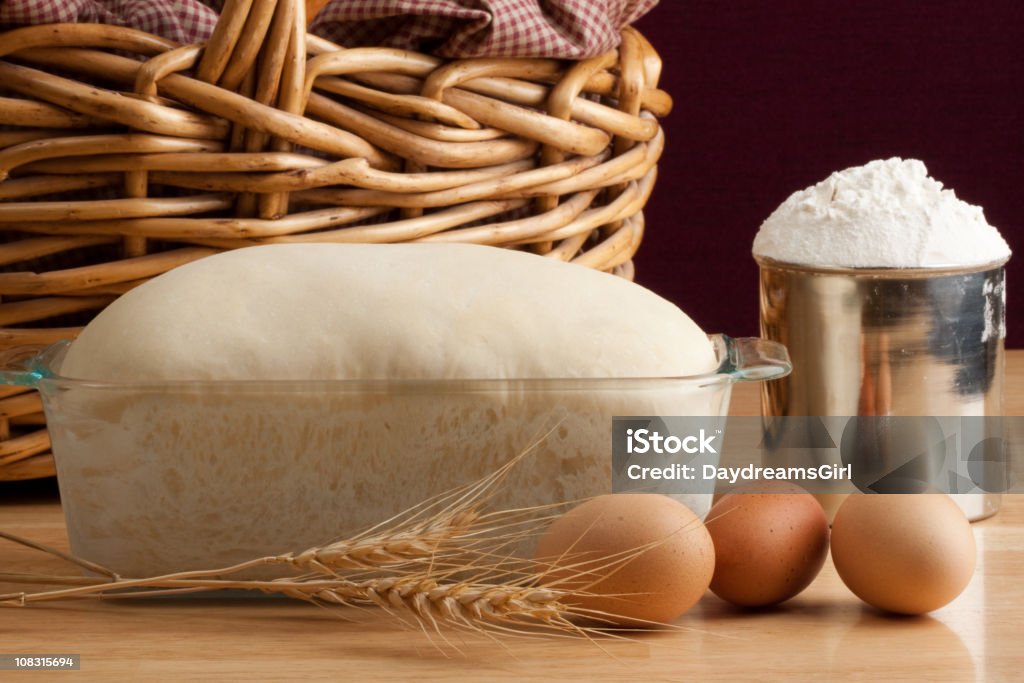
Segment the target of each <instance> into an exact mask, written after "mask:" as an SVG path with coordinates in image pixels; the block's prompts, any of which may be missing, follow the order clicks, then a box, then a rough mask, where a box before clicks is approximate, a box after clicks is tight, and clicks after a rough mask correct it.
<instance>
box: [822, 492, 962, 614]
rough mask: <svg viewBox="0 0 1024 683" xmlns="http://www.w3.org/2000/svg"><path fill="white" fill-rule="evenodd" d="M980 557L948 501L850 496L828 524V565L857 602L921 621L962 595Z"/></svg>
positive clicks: (943, 497)
mask: <svg viewBox="0 0 1024 683" xmlns="http://www.w3.org/2000/svg"><path fill="white" fill-rule="evenodd" d="M976 559H977V550H976V548H975V545H974V533H973V532H972V531H971V525H970V523H969V522H968V521H967V518H966V517H965V516H964V513H963V512H962V511H961V510H960V508H959V507H957V505H956V503H954V502H953V499H952V498H950V497H949V496H947V495H945V494H941V493H940V494H932V493H928V494H923V493H919V494H904V495H895V494H863V495H852V496H850V497H849V498H847V499H846V502H844V503H843V504H842V506H840V508H839V510H838V511H837V512H836V517H835V520H834V521H833V522H832V561H833V563H835V565H836V571H837V572H838V573H839V577H840V578H841V579H842V580H843V583H845V584H846V585H847V587H849V589H850V590H852V591H853V592H854V594H856V595H857V597H859V598H860V599H861V600H863V601H864V602H866V603H868V604H869V605H874V606H875V607H877V608H879V609H882V610H886V611H888V612H896V613H899V614H924V613H925V612H931V611H932V610H935V609H938V608H939V607H942V606H943V605H945V604H947V603H948V602H950V601H951V600H953V598H955V597H956V596H958V595H960V593H961V592H962V591H963V589H964V588H966V587H967V584H968V583H969V582H970V580H971V576H972V575H973V574H974V565H975V561H976Z"/></svg>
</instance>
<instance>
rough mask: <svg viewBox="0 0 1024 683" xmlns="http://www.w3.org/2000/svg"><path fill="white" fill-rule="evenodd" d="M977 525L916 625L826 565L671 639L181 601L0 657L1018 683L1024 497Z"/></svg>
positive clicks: (9, 563)
mask: <svg viewBox="0 0 1024 683" xmlns="http://www.w3.org/2000/svg"><path fill="white" fill-rule="evenodd" d="M1022 380H1024V351H1013V352H1010V353H1009V354H1008V362H1007V382H1006V387H1007V393H1006V412H1007V414H1009V415H1020V414H1022V413H1021V411H1022V410H1024V390H1022V389H1021V385H1022ZM757 410H758V396H757V388H756V386H755V385H749V386H741V387H739V388H738V391H737V392H736V396H735V397H734V400H733V413H734V414H754V413H756V412H757ZM0 496H3V497H2V498H0V529H4V530H6V531H10V532H13V533H17V534H22V535H25V536H29V537H31V538H33V539H35V540H38V541H41V542H43V543H49V544H52V545H55V546H57V547H60V548H66V547H67V536H66V532H65V528H64V521H63V517H62V515H61V512H60V507H59V502H58V501H57V499H56V494H55V492H53V491H52V490H51V489H47V488H45V487H42V486H40V485H38V484H36V485H34V486H33V487H31V488H28V489H20V490H19V489H18V488H16V487H13V486H11V485H7V486H6V487H4V488H0ZM974 529H975V534H976V538H977V541H978V548H979V562H978V570H977V572H976V574H975V577H974V579H973V581H972V582H971V584H970V586H968V588H967V590H966V591H965V592H964V594H963V595H961V596H960V597H959V598H958V599H957V600H956V601H954V602H953V603H952V604H950V605H948V606H947V607H945V608H943V609H941V610H939V611H937V612H935V613H933V614H932V615H930V616H925V617H919V618H900V619H896V618H889V617H885V616H882V615H880V614H879V613H876V612H874V611H872V610H870V609H867V608H865V607H863V606H862V605H861V603H860V602H859V601H858V600H857V599H856V598H855V597H854V596H853V595H852V594H851V593H850V592H849V591H848V590H847V589H846V588H845V587H844V586H843V584H842V583H841V582H840V581H839V579H838V577H837V576H836V574H835V570H834V569H833V567H832V564H831V562H828V563H827V564H826V566H825V568H824V570H823V571H822V573H821V575H820V576H819V577H818V578H817V580H816V581H815V582H814V583H813V584H812V585H811V586H810V588H808V589H807V590H806V591H805V592H804V593H802V594H801V595H799V596H797V597H796V598H794V599H793V600H791V601H790V602H789V603H786V604H785V605H784V606H782V607H780V608H777V609H773V610H766V611H757V612H743V611H737V610H735V609H733V608H731V607H729V606H728V605H727V604H725V603H724V602H722V601H721V600H719V599H718V598H716V597H715V596H713V595H711V594H708V595H706V596H705V597H704V598H703V599H702V600H701V602H700V603H699V604H698V605H697V607H696V608H694V609H693V610H691V611H690V612H689V613H688V614H686V615H684V616H683V617H682V618H680V619H679V621H678V622H677V625H678V626H679V627H680V631H678V632H672V633H668V632H662V633H650V634H636V635H635V636H633V637H632V638H630V639H629V640H628V641H622V640H612V639H605V640H602V641H601V642H599V643H592V642H586V641H573V640H545V639H539V638H538V639H522V638H519V639H503V640H501V641H500V642H497V641H495V640H491V639H488V638H486V637H483V636H462V635H459V634H451V633H446V637H447V638H448V639H449V640H450V641H451V642H450V644H449V643H446V642H445V640H444V639H443V638H441V637H439V636H436V635H434V636H430V635H427V634H424V633H421V632H419V631H416V630H411V629H403V628H402V627H400V626H398V625H397V624H396V623H395V622H393V621H392V620H390V619H389V618H388V617H386V616H385V615H381V614H378V613H375V612H362V611H356V610H343V611H326V610H322V609H317V608H315V607H311V606H308V605H305V604H301V603H293V602H291V601H287V600H284V599H254V600H248V599H217V600H209V599H181V600H177V601H172V600H149V601H146V602H132V603H128V602H125V603H114V602H78V603H64V604H52V605H46V606H39V607H34V608H31V609H24V610H19V609H0V651H3V652H5V653H36V654H41V653H75V654H80V655H81V656H82V670H81V671H80V672H78V673H77V674H75V676H74V677H75V680H120V679H133V680H139V679H150V680H151V679H157V678H160V679H166V678H174V679H182V678H230V679H234V680H241V679H260V680H262V679H266V680H286V679H293V678H298V677H301V678H321V679H337V680H364V679H366V680H447V679H458V680H460V681H499V680H502V681H503V680H515V681H519V680H528V679H535V678H536V679H540V678H544V679H548V680H564V681H594V680H601V681H634V680H667V681H683V680H730V681H731V680H744V681H746V680H774V679H783V678H784V679H786V680H789V681H804V680H807V681H811V680H813V681H819V680H844V679H870V680H897V679H899V680H913V681H918V680H977V681H1009V680H1019V679H1020V676H1021V672H1022V670H1024V656H1022V654H1021V648H1020V635H1019V634H1020V633H1021V631H1022V629H1024V615H1022V612H1021V608H1020V605H1021V604H1022V603H1024V582H1022V581H1021V579H1020V573H1021V564H1022V562H1024V497H1022V496H1008V497H1006V498H1005V499H1004V502H1003V509H1002V511H1001V512H1000V513H999V514H998V515H996V516H995V517H993V518H991V519H988V520H986V521H984V522H979V523H977V524H975V525H974ZM28 570H32V571H52V572H67V571H68V569H67V568H66V567H64V566H62V564H61V563H60V562H59V561H57V560H54V559H51V558H49V557H45V556H41V555H39V554H37V553H34V552H31V551H27V550H23V549H21V548H17V547H14V546H11V545H8V544H2V545H0V571H28ZM12 589H14V587H13V586H3V585H0V591H7V590H12ZM455 648H457V649H455ZM49 678H54V676H50V677H49Z"/></svg>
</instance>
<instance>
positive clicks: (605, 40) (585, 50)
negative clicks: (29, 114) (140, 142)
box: [0, 0, 658, 59]
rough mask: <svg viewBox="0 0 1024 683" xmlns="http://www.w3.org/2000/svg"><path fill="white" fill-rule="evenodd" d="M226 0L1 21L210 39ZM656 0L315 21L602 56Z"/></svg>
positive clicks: (335, 37) (324, 29) (361, 36)
mask: <svg viewBox="0 0 1024 683" xmlns="http://www.w3.org/2000/svg"><path fill="white" fill-rule="evenodd" d="M222 4H223V2H222V1H219V0H205V1H203V2H200V0H0V26H4V27H11V26H25V25H29V24H48V23H55V22H69V23H70V22H78V23H85V22H98V23H103V24H118V25H120V26H131V27H134V28H138V29H141V30H143V31H147V32H149V33H154V34H156V35H159V36H163V37H164V38H168V39H170V40H173V41H176V42H179V43H195V42H200V41H203V40H206V39H207V38H208V37H209V36H210V33H211V32H212V31H213V27H214V24H215V23H216V21H217V11H218V10H219V9H220V7H221V5H222ZM656 4H658V0H332V1H331V2H330V3H328V4H327V6H326V7H324V9H323V10H322V11H321V12H320V14H319V15H317V17H316V20H315V21H314V22H313V25H312V27H311V29H312V31H313V32H314V33H317V34H319V35H321V36H323V37H325V38H327V39H329V40H332V41H334V42H336V43H338V44H340V45H344V46H346V47H357V46H384V47H397V48H402V49H407V50H418V51H421V52H431V53H434V54H436V55H439V56H442V57H557V58H563V59H581V58H584V57H592V56H594V55H599V54H602V53H604V52H607V51H608V50H610V49H612V48H613V47H615V46H616V45H618V43H619V29H621V28H622V27H623V26H625V25H627V24H629V23H631V22H633V21H636V20H637V19H639V18H640V17H641V16H643V15H644V14H646V13H647V12H648V11H649V10H650V9H651V8H653V7H654V6H655V5H656Z"/></svg>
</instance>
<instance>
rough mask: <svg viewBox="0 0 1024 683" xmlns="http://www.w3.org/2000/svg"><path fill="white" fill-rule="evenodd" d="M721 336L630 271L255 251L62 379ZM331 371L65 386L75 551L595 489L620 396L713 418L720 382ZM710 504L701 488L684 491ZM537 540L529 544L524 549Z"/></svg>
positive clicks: (473, 357) (352, 521) (55, 429)
mask: <svg viewBox="0 0 1024 683" xmlns="http://www.w3.org/2000/svg"><path fill="white" fill-rule="evenodd" d="M714 365H715V361H714V352H713V349H712V347H711V344H710V343H709V342H708V340H707V338H706V337H705V336H704V334H703V333H702V332H701V331H700V329H698V328H697V326H696V325H694V323H693V322H692V321H690V319H689V318H687V317H686V315H684V314H683V313H682V312H681V311H680V310H679V309H678V308H676V307H675V306H673V305H672V304H670V303H668V302H667V301H664V300H663V299H660V298H659V297H657V296H655V295H654V294H652V293H650V292H648V291H647V290H645V289H643V288H642V287H639V286H637V285H634V284H631V283H629V282H626V281H624V280H621V279H619V278H616V277H613V276H610V275H605V274H602V273H597V272H592V271H590V270H587V269H585V268H581V267H579V266H572V265H566V264H563V263H557V262H555V261H552V260H549V259H545V258H541V257H538V256H534V255H529V254H517V253H512V252H508V251H503V250H500V249H495V248H488V247H472V246H441V245H424V246H398V245H389V246H354V245H353V246H341V245H303V246H291V245H289V246H268V247H257V248H253V249H242V250H238V251H234V252H229V253H225V254H221V255H218V256H213V257H210V258H208V259H204V260H201V261H198V262H195V263H192V264H190V265H187V266H183V267H181V268H178V269H177V270H174V271H171V272H170V273H167V274H166V275H163V276H161V277H159V278H156V279H155V280H153V281H151V282H149V283H147V284H145V285H142V286H141V287H139V288H137V289H135V290H133V291H131V292H129V293H128V294H126V295H125V296H124V297H122V298H121V299H119V300H118V301H116V302H115V303H114V304H112V305H111V306H110V307H109V308H107V309H106V310H105V311H104V312H103V313H102V314H100V315H99V316H98V317H97V318H96V319H95V320H94V321H93V322H92V324H90V325H89V326H88V327H87V328H86V329H85V331H84V332H83V333H82V335H81V336H80V337H79V338H78V340H77V341H76V342H75V343H74V344H73V345H72V347H71V349H70V351H69V352H68V355H67V358H66V361H65V363H64V365H63V367H62V374H66V375H68V376H72V377H80V378H89V379H96V380H142V379H149V380H160V379H218V380H221V379H306V378H315V379H329V378H362V379H367V378H528V377H545V376H577V377H583V376H629V375H633V376H640V375H647V376H664V375H689V374H694V373H701V372H707V371H709V370H712V368H713V366H714ZM452 385H453V386H449V385H446V384H432V383H431V384H430V385H429V386H428V387H427V388H426V389H422V388H421V385H419V384H417V383H406V384H398V385H394V386H390V387H389V388H387V390H383V391H368V390H367V391H363V390H357V391H349V390H346V386H347V385H346V386H340V387H339V386H336V385H334V384H331V383H321V382H309V383H303V382H297V383H291V382H285V383H274V382H271V383H266V382H241V383H229V382H213V383H211V384H210V385H202V384H201V385H198V387H197V386H196V385H194V384H192V383H191V382H182V383H180V384H175V383H168V384H165V385H160V384H156V385H136V386H133V385H130V384H129V385H126V386H125V387H124V388H117V387H109V386H106V385H103V384H100V385H89V384H85V385H84V386H80V387H76V388H75V389H74V390H72V391H67V392H63V393H62V394H61V395H60V397H59V400H60V410H59V414H60V416H59V419H55V420H51V422H50V433H51V436H52V439H53V449H54V453H55V456H56V463H57V470H58V475H59V477H60V480H61V499H62V503H63V506H64V510H65V515H66V517H67V521H68V534H69V537H70V540H71V545H72V548H73V549H74V551H75V553H76V554H78V555H81V556H83V557H87V558H89V559H91V560H93V561H95V562H98V563H100V564H103V565H105V566H108V567H113V568H116V569H117V570H118V571H120V572H121V573H122V574H124V575H126V576H145V575H152V574H161V573H165V572H171V571H178V570H185V569H198V568H204V567H205V568H209V567H215V566H222V565H228V564H234V563H236V562H241V561H244V560H248V559H252V558H253V557H257V556H260V555H266V554H275V553H280V552H285V551H289V550H302V549H305V548H308V547H310V546H313V545H316V544H319V543H323V542H325V541H327V540H330V539H332V538H335V537H336V536H338V535H339V534H343V533H350V532H354V531H358V530H361V529H364V528H367V527H369V526H372V525H375V524H378V523H380V522H381V521H382V520H386V519H389V518H391V517H393V516H394V515H396V514H398V513H400V512H402V511H403V510H407V509H408V508H410V507H411V506H413V505H416V504H418V503H421V502H422V501H423V500H425V499H427V498H428V497H430V496H435V495H438V494H440V493H443V492H445V491H449V490H451V489H452V488H453V487H455V486H459V485H461V484H465V483H468V482H471V481H474V480H478V479H480V478H481V477H483V476H485V475H487V474H490V473H493V472H494V471H495V470H496V469H497V468H498V467H500V466H501V465H502V464H504V463H506V462H508V460H509V459H510V458H511V457H513V456H514V455H515V454H517V453H520V452H522V451H523V450H524V449H526V448H527V447H529V446H530V445H531V444H533V443H534V442H536V441H537V440H538V438H539V437H541V436H544V435H545V434H546V437H545V438H544V439H543V440H542V441H541V443H540V444H539V445H538V446H537V448H536V449H535V451H533V452H532V455H531V456H530V457H529V458H528V459H527V460H526V461H524V462H523V463H522V464H521V465H520V466H517V467H516V468H515V470H514V471H513V472H512V473H511V474H510V476H509V478H508V479H507V480H506V481H505V482H503V484H502V486H501V487H500V490H498V491H496V492H495V497H494V499H493V500H492V501H491V503H492V504H493V506H494V508H495V509H502V508H516V509H519V508H524V507H528V506H533V505H548V504H551V503H560V502H565V501H572V500H577V499H580V498H584V497H587V496H592V495H597V494H601V493H607V492H608V491H609V490H610V487H611V454H610V451H609V447H610V445H611V444H610V439H609V429H610V425H611V419H612V417H613V416H615V415H687V414H689V415H719V414H723V413H724V412H725V410H726V405H727V403H728V395H729V394H728V388H727V387H728V385H727V384H726V385H722V384H721V383H718V384H717V385H716V386H720V387H723V388H720V389H716V388H714V387H712V388H711V389H706V388H704V386H703V385H702V383H700V382H696V383H695V382H687V381H682V382H677V381H674V380H653V381H647V380H634V381H632V382H630V383H628V385H627V386H623V385H620V384H619V383H618V382H614V381H613V382H596V383H595V382H582V383H572V382H567V383H563V384H558V385H554V386H548V387H547V388H546V389H544V390H534V389H531V388H530V386H529V383H522V382H516V381H509V382H497V383H494V386H493V387H492V388H490V389H487V390H467V389H466V388H465V387H464V386H463V384H462V383H458V382H455V383H452ZM679 498H680V500H683V501H684V502H685V503H686V504H687V505H690V506H691V507H692V508H693V509H694V511H695V512H697V514H699V515H703V514H704V513H705V512H706V511H707V509H708V507H709V506H710V498H711V496H710V488H709V490H708V492H707V493H699V494H694V495H689V496H680V497H679ZM523 552H524V553H525V555H526V556H528V554H529V552H528V550H524V551H523Z"/></svg>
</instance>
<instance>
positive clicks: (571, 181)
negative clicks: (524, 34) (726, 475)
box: [0, 0, 671, 479]
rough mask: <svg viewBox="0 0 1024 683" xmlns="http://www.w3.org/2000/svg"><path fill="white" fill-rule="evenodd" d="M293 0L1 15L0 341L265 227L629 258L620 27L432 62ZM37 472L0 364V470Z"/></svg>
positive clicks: (24, 336)
mask: <svg viewBox="0 0 1024 683" xmlns="http://www.w3.org/2000/svg"><path fill="white" fill-rule="evenodd" d="M313 4H322V3H313ZM306 14H307V8H306V7H305V6H304V4H303V3H301V2H296V1H295V0H280V2H278V1H277V0H266V1H263V0H253V1H251V2H250V1H248V0H247V1H245V2H232V1H231V0H229V1H228V2H227V3H226V5H225V11H224V14H223V15H222V17H221V21H220V23H219V24H218V26H217V29H216V31H215V32H214V34H213V36H212V37H211V39H210V41H209V42H208V44H206V45H205V46H203V45H195V46H184V47H182V46H178V45H175V44H173V43H171V42H169V41H166V40H164V39H161V38H158V37H155V36H153V35H150V34H146V33H141V32H139V31H134V30H131V29H127V28H120V27H114V26H101V25H89V24H82V25H48V26H36V27H28V28H22V29H18V30H14V31H10V32H7V33H5V34H0V242H2V243H0V351H3V350H4V349H9V348H11V347H14V346H20V345H26V344H28V345H39V344H48V343H51V342H53V341H56V340H59V339H66V338H71V337H73V336H74V335H75V334H76V333H77V331H78V330H79V329H80V327H81V326H82V325H84V324H85V323H86V322H88V320H89V319H90V318H91V317H92V316H93V315H95V314H96V312H98V311H99V310H100V309H102V308H103V307H104V306H106V305H107V304H109V303H110V302H111V301H113V300H114V299H115V298H116V297H117V296H118V295H119V294H121V293H123V292H125V291H127V290H128V289H131V288H132V287H134V286H135V285H137V284H139V283H141V282H143V281H145V280H146V279H147V278H150V277H153V276H155V275H158V274H160V273H162V272H164V271H167V270H169V269H171V268H174V267H176V266H179V265H181V264H184V263H187V262H189V261H192V260H195V259H198V258H202V257H204V256H207V255H209V254H212V253H215V252H216V251H220V250H223V249H231V248H236V247H241V246H247V245H252V244H262V243H268V242H405V241H435V242H475V243H479V244H488V245H495V246H501V247H510V248H516V249H527V250H531V251H534V252H536V253H538V254H542V255H544V256H546V257H549V258H557V259H561V260H565V261H573V262H576V263H580V264H583V265H586V266H590V267H593V268H598V269H601V270H605V271H610V272H614V273H616V274H618V275H621V276H624V277H629V278H631V277H632V272H633V271H632V263H631V261H630V259H631V257H632V255H633V254H634V252H635V251H636V249H637V247H638V246H639V243H640V239H641V236H642V234H643V229H644V221H643V215H642V213H641V209H642V207H643V205H644V203H645V202H646V200H647V197H648V196H649V194H650V192H651V189H652V187H653V185H654V178H655V174H656V162H657V160H658V158H659V156H660V154H661V152H662V148H663V136H662V131H661V128H660V127H659V125H658V121H657V117H659V116H663V115H665V114H666V113H667V112H668V110H669V109H670V107H671V100H670V98H669V97H668V96H667V95H666V94H665V93H664V92H662V91H660V90H658V89H657V80H658V76H659V72H660V68H661V63H660V60H659V59H658V56H657V54H656V53H655V52H654V50H653V49H652V48H651V46H650V45H649V44H648V43H647V41H646V40H645V39H644V38H643V37H642V36H641V35H640V34H639V33H638V32H636V31H635V30H633V29H628V28H627V29H625V30H624V32H623V35H622V44H621V46H620V48H619V50H617V51H616V52H612V53H609V54H606V55H603V56H601V57H597V58H593V59H588V60H585V61H581V62H576V63H572V62H569V63H567V62H559V61H554V60H543V59H468V60H459V61H449V62H445V61H442V60H439V59H436V58H434V57H430V56H427V55H423V54H416V53H410V52H403V51H397V50H391V49H384V48H361V49H350V50H344V49H341V48H339V47H338V46H336V45H334V44H333V43H329V42H327V41H325V40H322V39H320V38H317V37H315V36H312V35H308V34H307V33H306V30H305V27H306ZM52 473H53V459H52V456H51V455H50V453H49V439H48V437H47V434H46V429H45V420H44V417H43V415H42V412H41V405H40V400H39V396H38V394H36V393H35V392H33V391H28V390H24V389H12V388H7V387H0V479H24V478H33V477H39V476H48V475H51V474H52Z"/></svg>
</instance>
